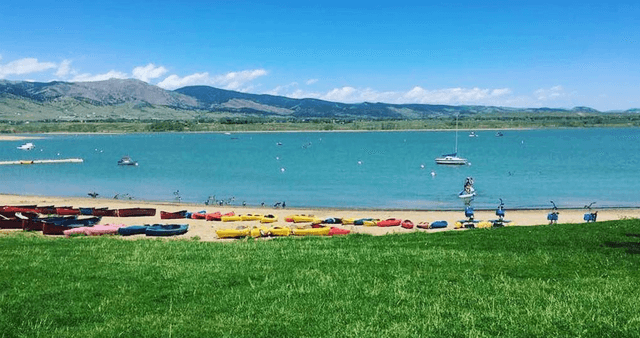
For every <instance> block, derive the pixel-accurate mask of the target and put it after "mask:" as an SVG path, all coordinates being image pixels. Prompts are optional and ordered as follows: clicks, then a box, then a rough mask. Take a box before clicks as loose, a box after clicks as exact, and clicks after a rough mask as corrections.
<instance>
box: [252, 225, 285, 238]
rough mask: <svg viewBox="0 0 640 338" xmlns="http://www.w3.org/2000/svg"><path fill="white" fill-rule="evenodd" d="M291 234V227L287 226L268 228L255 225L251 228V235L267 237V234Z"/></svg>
mask: <svg viewBox="0 0 640 338" xmlns="http://www.w3.org/2000/svg"><path fill="white" fill-rule="evenodd" d="M289 235H291V229H289V228H287V227H273V228H268V227H265V226H261V227H254V228H253V229H251V237H267V236H289Z"/></svg>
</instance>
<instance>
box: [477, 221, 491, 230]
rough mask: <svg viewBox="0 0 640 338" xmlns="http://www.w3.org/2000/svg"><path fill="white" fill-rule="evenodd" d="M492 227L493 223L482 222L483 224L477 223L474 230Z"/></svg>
mask: <svg viewBox="0 0 640 338" xmlns="http://www.w3.org/2000/svg"><path fill="white" fill-rule="evenodd" d="M492 226H493V223H491V222H487V221H484V222H480V223H478V224H477V225H476V228H480V229H482V228H491V227H492Z"/></svg>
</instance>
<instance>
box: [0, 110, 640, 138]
mask: <svg viewBox="0 0 640 338" xmlns="http://www.w3.org/2000/svg"><path fill="white" fill-rule="evenodd" d="M458 123H459V128H460V129H474V130H478V129H503V128H588V127H638V126H640V114H591V115H587V114H581V115H578V114H569V113H548V114H526V113H513V114H508V115H506V114H502V115H500V114H490V113H488V114H478V115H464V116H461V117H460V119H459V121H458ZM455 126H456V122H455V118H454V117H452V116H446V117H437V118H426V119H407V120H391V119H390V120H355V119H352V118H345V119H339V118H310V119H295V118H285V117H281V118H276V117H251V116H241V117H221V118H217V119H210V118H207V119H205V118H201V119H198V118H193V119H189V120H161V121H159V120H153V119H148V120H127V119H119V120H113V119H109V120H95V121H92V120H87V121H67V122H55V121H29V122H28V121H0V133H44V132H69V133H82V132H88V133H112V132H116V133H121V132H124V133H135V132H163V131H197V132H240V131H316V130H326V131H340V130H430V129H453V128H455Z"/></svg>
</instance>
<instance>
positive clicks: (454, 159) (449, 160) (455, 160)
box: [436, 115, 467, 165]
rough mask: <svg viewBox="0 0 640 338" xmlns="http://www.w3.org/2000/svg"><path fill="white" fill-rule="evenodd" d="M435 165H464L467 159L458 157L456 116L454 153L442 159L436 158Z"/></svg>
mask: <svg viewBox="0 0 640 338" xmlns="http://www.w3.org/2000/svg"><path fill="white" fill-rule="evenodd" d="M436 163H437V164H447V165H465V164H467V159H466V158H462V157H458V115H456V152H455V153H452V154H444V155H442V157H436Z"/></svg>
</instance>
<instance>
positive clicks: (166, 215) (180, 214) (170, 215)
mask: <svg viewBox="0 0 640 338" xmlns="http://www.w3.org/2000/svg"><path fill="white" fill-rule="evenodd" d="M186 215H187V211H186V210H180V211H176V212H168V211H160V219H178V218H185V216H186Z"/></svg>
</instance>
